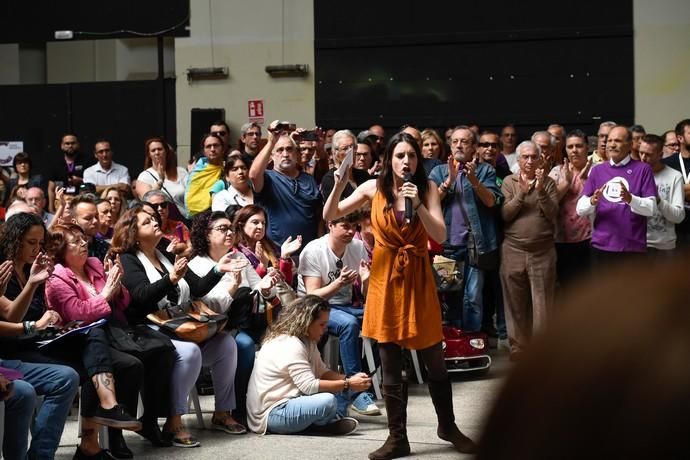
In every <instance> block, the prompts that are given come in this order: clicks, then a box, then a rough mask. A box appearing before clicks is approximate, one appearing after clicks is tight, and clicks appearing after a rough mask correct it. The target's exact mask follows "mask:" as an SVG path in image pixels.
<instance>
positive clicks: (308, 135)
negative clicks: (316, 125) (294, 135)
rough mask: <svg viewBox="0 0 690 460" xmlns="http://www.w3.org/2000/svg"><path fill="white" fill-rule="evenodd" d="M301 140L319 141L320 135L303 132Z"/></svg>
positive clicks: (314, 132)
mask: <svg viewBox="0 0 690 460" xmlns="http://www.w3.org/2000/svg"><path fill="white" fill-rule="evenodd" d="M300 139H301V140H303V141H318V140H319V134H318V133H317V132H316V131H314V130H312V131H302V133H301V134H300Z"/></svg>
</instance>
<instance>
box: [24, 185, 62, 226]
mask: <svg viewBox="0 0 690 460" xmlns="http://www.w3.org/2000/svg"><path fill="white" fill-rule="evenodd" d="M24 200H26V202H27V203H28V204H29V205H31V206H33V207H34V208H36V211H37V212H38V215H39V216H40V217H41V219H42V220H43V223H44V224H46V227H47V226H48V225H50V223H51V222H52V221H53V217H55V214H51V213H49V212H46V196H45V194H44V193H43V189H42V188H41V187H29V189H28V190H27V191H26V196H25V197H24Z"/></svg>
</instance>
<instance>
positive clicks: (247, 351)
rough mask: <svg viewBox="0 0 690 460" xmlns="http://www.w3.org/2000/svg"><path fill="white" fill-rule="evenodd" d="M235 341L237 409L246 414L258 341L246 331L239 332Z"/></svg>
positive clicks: (240, 413) (239, 412)
mask: <svg viewBox="0 0 690 460" xmlns="http://www.w3.org/2000/svg"><path fill="white" fill-rule="evenodd" d="M235 342H236V343H237V372H236V374H235V398H236V400H237V407H236V410H237V411H238V414H239V415H241V416H244V414H246V413H247V387H249V377H251V375H252V369H254V358H255V356H256V343H255V342H254V339H253V338H252V336H251V335H249V334H247V333H246V332H245V331H238V332H237V335H236V336H235Z"/></svg>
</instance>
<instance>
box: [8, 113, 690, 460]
mask: <svg viewBox="0 0 690 460" xmlns="http://www.w3.org/2000/svg"><path fill="white" fill-rule="evenodd" d="M388 134H389V136H388V137H389V139H388V141H387V135H386V132H385V130H384V128H383V127H382V126H380V125H373V126H371V127H370V128H369V129H367V130H365V131H362V132H360V133H359V134H358V135H355V134H354V133H353V132H351V131H349V130H345V129H344V130H334V129H329V130H321V129H314V130H307V129H302V128H299V127H295V126H294V125H292V124H291V123H288V122H279V121H274V122H273V123H271V124H270V125H269V126H268V127H267V129H265V130H264V129H262V127H261V126H260V125H258V124H256V123H247V124H245V125H243V126H242V128H241V130H240V136H239V140H238V144H237V145H232V144H231V142H230V129H229V126H228V125H227V123H225V122H224V121H218V122H216V123H213V124H212V125H211V126H210V127H209V133H208V134H205V135H204V136H203V138H202V140H201V144H200V150H199V152H198V153H197V155H195V156H194V158H193V160H192V161H191V162H190V163H189V164H188V165H187V167H186V168H185V167H181V166H178V163H177V155H176V153H175V151H174V150H173V148H172V146H171V145H170V144H169V143H168V142H167V141H166V140H165V139H164V138H162V137H152V138H150V139H147V140H146V141H145V142H144V161H143V163H144V165H143V166H144V167H143V171H142V172H141V173H140V174H138V175H130V172H129V171H128V169H127V168H126V167H125V166H123V165H121V164H118V163H116V162H115V161H113V157H114V155H113V150H112V147H111V142H110V141H108V140H106V139H99V140H98V141H97V142H95V144H94V146H93V157H94V159H95V163H93V164H91V161H89V160H88V155H86V154H85V153H84V152H83V151H82V150H81V149H80V144H79V141H78V138H77V136H75V135H74V134H66V135H64V136H63V137H62V139H61V143H60V153H59V154H57V155H56V156H55V157H54V158H51V159H50V162H49V164H48V165H47V166H46V168H45V169H44V172H42V174H37V173H36V172H35V171H34V167H35V165H34V161H33V160H32V158H31V156H30V155H29V154H27V153H19V154H17V155H16V156H15V157H14V160H13V169H12V170H11V171H5V172H0V178H1V179H2V182H3V184H4V191H5V198H4V207H3V212H4V223H3V224H2V225H1V226H0V258H1V259H2V261H3V262H2V264H0V390H1V395H2V396H1V397H2V398H3V399H4V401H5V406H6V413H9V414H10V416H11V417H13V420H16V421H17V423H13V424H10V425H8V424H6V425H5V426H6V428H5V431H6V436H5V439H4V446H3V452H4V453H5V456H6V457H7V458H23V457H24V456H26V455H27V452H28V457H29V458H52V457H53V456H54V454H55V450H56V449H57V446H58V443H59V440H60V436H61V434H62V429H63V426H64V421H65V419H66V417H67V414H68V411H69V409H70V407H71V405H72V402H73V400H74V398H75V395H76V394H77V392H79V393H80V398H81V401H82V404H81V414H80V415H81V417H82V423H81V430H82V432H81V434H80V436H81V439H80V442H79V446H78V447H77V451H76V453H75V458H112V457H115V458H132V457H133V455H134V454H133V453H132V451H131V450H130V449H129V448H128V446H127V444H126V442H125V439H124V437H123V435H122V430H132V431H135V432H137V433H138V434H139V435H141V436H142V437H144V438H145V439H147V440H149V441H150V442H151V443H152V444H153V445H154V446H160V447H165V446H172V445H174V446H177V447H197V446H199V445H200V442H199V440H198V439H196V438H195V437H194V435H193V434H192V433H191V432H190V431H189V430H188V429H187V428H186V427H185V425H184V423H183V420H182V415H183V414H185V413H186V412H187V398H188V395H189V394H190V391H192V389H193V387H194V385H195V383H196V381H197V379H198V378H199V375H200V371H201V369H202V367H206V368H208V369H210V371H211V372H210V374H211V376H212V377H211V378H212V386H213V392H214V398H215V410H214V413H213V416H212V419H211V426H212V427H213V428H214V429H216V430H219V431H222V432H224V433H226V434H230V435H241V434H244V433H246V432H247V430H251V431H254V432H257V433H261V434H264V433H282V434H287V433H297V432H304V431H306V432H312V433H316V434H331V435H343V434H349V433H351V432H353V431H354V430H355V429H356V428H357V426H358V421H357V420H356V419H355V418H351V417H348V414H349V413H350V411H352V412H354V413H357V414H359V415H364V416H377V415H381V410H380V408H379V407H378V406H377V405H376V403H375V402H374V399H373V397H372V395H371V394H370V392H369V391H370V390H371V384H372V379H371V378H370V377H369V375H368V374H367V373H366V372H365V370H364V369H363V368H362V360H361V356H362V353H361V347H362V344H361V340H362V339H361V337H366V338H368V339H371V340H373V341H375V342H376V343H377V354H378V355H379V356H380V362H381V366H382V370H383V395H384V402H385V409H386V416H387V417H388V427H389V432H390V434H389V437H388V439H387V440H386V442H385V444H384V445H383V446H382V447H381V448H379V449H377V450H375V451H374V452H372V453H371V454H370V455H369V458H371V459H389V458H397V457H401V456H405V455H408V454H409V453H410V446H409V442H408V439H407V431H406V424H407V392H408V390H407V383H406V381H405V379H403V378H402V349H403V348H405V349H413V350H418V351H419V354H420V357H421V358H422V361H423V362H424V364H425V366H426V369H427V373H428V380H429V392H430V395H431V398H432V402H433V404H434V407H435V409H436V413H437V415H438V430H437V433H438V436H439V437H440V438H441V439H443V440H446V441H448V442H450V443H451V444H452V445H453V447H454V448H455V449H456V450H457V451H459V452H466V453H471V452H475V449H476V447H475V444H474V443H473V441H472V440H470V439H469V438H468V437H466V436H465V435H464V434H463V433H462V432H461V431H460V430H459V429H458V427H457V426H456V425H455V416H454V413H453V405H452V391H451V385H450V381H449V379H448V373H447V371H446V368H445V363H444V359H443V348H442V341H443V333H442V327H441V325H442V323H443V321H445V322H447V323H448V324H450V325H452V326H455V327H458V328H461V329H463V330H464V331H467V332H477V331H483V332H485V333H487V334H488V335H489V336H490V337H491V338H492V339H495V346H497V347H498V348H499V349H500V350H504V351H506V352H509V353H510V358H511V360H520V359H521V358H522V354H523V353H524V352H525V350H526V349H527V347H528V345H529V344H530V342H531V340H532V336H533V335H534V334H536V333H540V332H542V331H544V330H545V329H546V328H547V324H548V323H549V322H550V321H551V319H552V317H553V316H554V300H555V298H556V296H557V294H558V292H559V290H560V289H567V288H568V286H571V285H573V283H574V281H575V280H577V279H578V277H579V276H582V275H585V274H588V273H589V272H590V270H591V268H592V267H601V266H604V265H605V264H609V263H611V262H615V261H630V260H635V259H638V260H648V261H650V262H653V263H660V262H664V261H667V260H669V259H670V258H671V257H672V256H673V254H674V252H675V249H676V248H677V247H682V246H687V245H688V244H690V219H688V217H687V216H686V209H687V207H688V206H689V203H690V174H688V170H690V119H686V120H682V121H680V122H679V123H678V124H677V126H676V127H675V129H674V130H671V131H667V132H666V133H664V134H663V135H655V134H651V133H646V132H645V130H644V128H643V127H641V126H639V125H634V126H631V127H628V126H623V125H619V124H617V123H615V122H608V121H607V122H604V123H601V125H600V127H599V130H598V133H597V143H596V145H591V146H590V144H589V138H588V136H587V134H586V133H584V132H582V131H580V130H572V131H566V129H565V128H564V127H563V126H561V125H558V124H552V125H549V126H548V127H547V129H545V130H540V131H537V132H535V133H533V134H532V135H531V137H530V139H528V140H524V141H522V142H520V143H518V137H517V131H516V129H515V127H514V126H513V125H507V126H505V127H503V129H502V130H501V131H500V132H494V131H490V130H484V131H482V130H481V129H480V128H479V127H478V126H476V125H458V126H455V127H452V128H449V129H448V130H446V131H445V132H444V133H443V134H444V136H441V135H440V134H439V132H437V131H436V130H434V129H425V130H419V129H418V128H416V127H414V126H410V125H407V126H404V127H402V128H400V130H398V131H397V132H395V133H393V134H391V133H388ZM264 135H265V138H262V137H263V136H264ZM235 147H237V148H235ZM34 160H35V159H34ZM133 177H136V179H134V180H132V178H133ZM434 248H438V249H434ZM430 251H431V252H430ZM433 253H436V254H439V255H442V256H444V257H446V258H448V259H451V260H453V261H454V262H455V270H456V272H457V276H458V277H460V278H461V279H462V280H463V284H462V289H461V290H459V291H458V292H456V293H454V294H453V293H449V294H446V295H445V299H444V304H445V305H446V306H447V311H445V312H444V311H442V309H441V303H440V302H439V296H438V294H437V290H436V277H435V273H434V272H433V268H432V264H431V255H433ZM199 302H201V303H203V304H204V305H205V306H206V307H208V308H210V309H211V310H212V311H213V312H214V313H215V314H217V315H225V316H223V318H225V320H224V321H223V324H225V323H226V322H227V326H226V327H225V329H222V326H221V327H220V328H219V329H221V330H219V331H218V332H216V333H215V334H212V336H211V337H210V338H208V339H207V340H203V341H199V342H195V341H191V340H185V339H184V338H183V337H181V336H178V335H175V333H171V332H169V331H166V329H164V328H161V327H159V326H156V324H157V323H156V321H154V319H153V318H152V315H156V314H158V313H160V312H163V311H165V312H168V313H169V312H170V311H178V310H179V311H183V312H185V311H188V310H189V309H190V308H196V307H194V306H195V305H198V303H199ZM205 318H206V321H208V316H206V317H205ZM103 319H104V320H106V321H105V322H104V324H103V325H101V326H98V327H93V328H91V329H89V331H88V333H85V334H74V335H71V336H70V337H69V338H65V339H64V340H61V341H60V339H58V340H56V341H55V343H59V344H60V346H55V345H53V344H51V343H48V344H47V345H43V346H39V345H40V342H41V341H43V340H46V339H50V338H53V337H54V336H55V333H56V331H59V330H61V328H64V327H67V328H73V327H75V326H78V325H87V324H90V323H93V322H96V321H98V320H103ZM63 331H64V329H63ZM328 335H332V336H336V337H338V339H339V342H338V343H339V349H340V357H341V359H342V370H343V373H340V372H338V371H336V370H331V369H329V368H328V367H327V366H326V365H325V364H324V362H323V360H322V359H321V356H320V354H319V345H320V344H322V343H323V342H324V339H325V338H327V336H328ZM257 350H258V351H257ZM36 395H42V396H44V398H45V399H44V402H43V404H42V405H41V407H40V410H39V412H38V414H36V415H35V417H34V416H33V408H34V407H35V404H34V402H33V401H34V400H35V398H36ZM139 395H141V401H142V402H143V415H142V416H141V417H139V418H136V414H137V404H138V400H139ZM139 412H142V411H139ZM159 418H164V419H165V422H164V424H163V425H162V427H161V426H159ZM99 425H102V426H107V427H108V433H109V443H110V446H109V449H108V450H105V449H101V447H100V445H99V442H98V436H99V434H98V432H99V430H98V427H99ZM30 426H32V430H31V433H32V436H31V444H30V445H28V432H29V427H30Z"/></svg>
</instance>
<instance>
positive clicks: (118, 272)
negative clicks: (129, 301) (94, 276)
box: [101, 262, 124, 301]
mask: <svg viewBox="0 0 690 460" xmlns="http://www.w3.org/2000/svg"><path fill="white" fill-rule="evenodd" d="M123 274H124V272H123V270H122V265H118V264H117V262H115V263H112V262H111V266H110V270H108V278H107V279H106V280H105V286H104V287H103V290H102V291H101V295H102V296H103V297H105V300H107V301H111V300H112V299H113V297H115V296H116V295H117V294H118V293H119V292H120V288H121V287H122V284H121V283H122V275H123Z"/></svg>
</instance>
